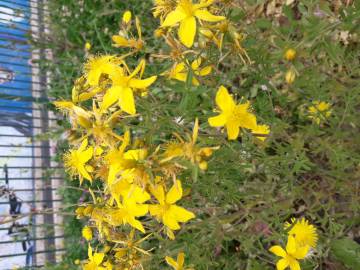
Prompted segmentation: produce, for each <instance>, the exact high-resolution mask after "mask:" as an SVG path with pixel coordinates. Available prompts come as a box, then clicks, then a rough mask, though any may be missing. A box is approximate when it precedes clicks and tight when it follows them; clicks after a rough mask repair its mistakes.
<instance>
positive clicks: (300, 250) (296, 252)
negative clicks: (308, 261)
mask: <svg viewBox="0 0 360 270" xmlns="http://www.w3.org/2000/svg"><path fill="white" fill-rule="evenodd" d="M309 249H310V247H309V246H303V247H300V246H298V245H297V243H296V240H295V238H294V237H293V236H291V235H290V236H289V237H288V242H287V245H286V251H285V250H284V249H283V248H282V247H281V246H272V247H271V248H270V249H269V250H270V251H271V252H272V253H274V254H275V255H276V256H279V257H281V258H282V259H280V260H279V261H278V262H277V263H276V269H277V270H284V269H285V268H287V267H290V269H291V270H301V268H300V264H299V262H298V261H297V260H300V259H304V258H305V257H306V255H307V254H308V252H309Z"/></svg>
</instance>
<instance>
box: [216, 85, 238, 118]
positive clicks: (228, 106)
mask: <svg viewBox="0 0 360 270" xmlns="http://www.w3.org/2000/svg"><path fill="white" fill-rule="evenodd" d="M215 102H216V105H218V106H219V108H220V109H221V110H222V111H223V112H224V113H230V112H232V111H233V110H234V108H235V102H234V100H233V98H232V96H230V95H229V92H228V90H227V89H226V88H225V87H224V86H220V87H219V90H218V91H217V93H216V98H215Z"/></svg>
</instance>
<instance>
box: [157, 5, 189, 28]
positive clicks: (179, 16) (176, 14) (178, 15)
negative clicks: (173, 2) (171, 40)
mask: <svg viewBox="0 0 360 270" xmlns="http://www.w3.org/2000/svg"><path fill="white" fill-rule="evenodd" d="M185 17H186V14H185V13H183V12H181V10H180V9H179V8H177V9H175V10H174V11H171V12H170V13H169V14H168V15H167V16H166V18H165V20H164V22H163V23H162V24H161V27H167V26H173V25H175V24H177V23H178V22H180V21H181V20H183V19H185Z"/></svg>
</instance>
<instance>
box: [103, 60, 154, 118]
mask: <svg viewBox="0 0 360 270" xmlns="http://www.w3.org/2000/svg"><path fill="white" fill-rule="evenodd" d="M124 65H125V66H126V63H125V62H124ZM126 69H127V70H128V68H126ZM144 69H145V60H141V61H140V63H139V65H138V66H137V67H136V69H135V70H134V71H133V72H132V73H131V74H129V75H127V74H126V73H127V72H126V71H125V70H123V69H121V70H119V71H118V72H116V73H111V74H110V78H111V80H112V86H111V87H110V88H109V89H108V90H107V91H106V94H105V95H104V99H103V102H102V104H101V110H102V111H104V110H106V109H107V108H109V107H110V106H112V105H113V104H114V103H115V102H117V104H118V105H119V106H120V108H121V110H123V111H124V112H126V113H128V114H132V115H133V114H135V113H136V109H135V100H134V93H133V92H134V91H135V90H137V89H140V90H144V89H146V88H147V87H148V86H150V85H151V84H153V83H154V81H155V80H156V78H157V76H151V77H149V78H147V79H141V78H135V76H136V75H137V74H138V73H140V77H141V75H142V73H143V71H144Z"/></svg>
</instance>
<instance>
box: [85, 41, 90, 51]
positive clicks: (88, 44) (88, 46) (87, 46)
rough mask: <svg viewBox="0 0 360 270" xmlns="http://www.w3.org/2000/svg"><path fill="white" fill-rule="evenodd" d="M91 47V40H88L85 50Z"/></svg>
mask: <svg viewBox="0 0 360 270" xmlns="http://www.w3.org/2000/svg"><path fill="white" fill-rule="evenodd" d="M90 49H91V44H90V42H86V43H85V50H87V51H89V50H90Z"/></svg>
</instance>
